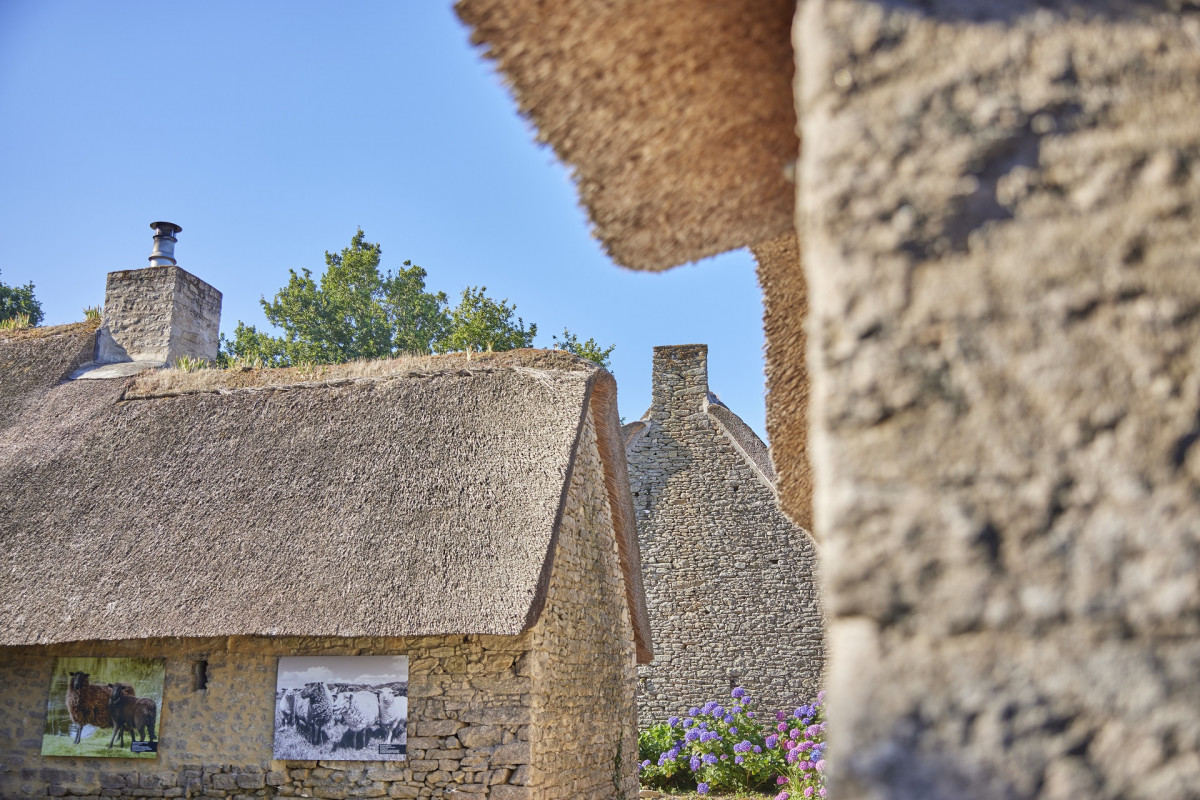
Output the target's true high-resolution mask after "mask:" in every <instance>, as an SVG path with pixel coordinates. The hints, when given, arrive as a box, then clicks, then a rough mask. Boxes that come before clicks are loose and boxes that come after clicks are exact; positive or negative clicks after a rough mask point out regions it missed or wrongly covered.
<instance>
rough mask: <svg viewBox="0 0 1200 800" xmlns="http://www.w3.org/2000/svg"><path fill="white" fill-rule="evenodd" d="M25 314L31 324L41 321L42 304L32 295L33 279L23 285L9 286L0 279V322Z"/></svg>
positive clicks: (37, 323) (34, 324) (38, 323)
mask: <svg viewBox="0 0 1200 800" xmlns="http://www.w3.org/2000/svg"><path fill="white" fill-rule="evenodd" d="M18 314H27V315H28V316H29V324H30V325H31V326H36V325H40V324H41V322H42V304H41V303H40V302H38V299H37V298H36V297H34V296H33V281H30V282H29V283H27V284H25V285H24V286H9V285H8V284H6V283H4V281H0V322H3V321H4V320H9V319H13V318H15V317H16V316H17V315H18Z"/></svg>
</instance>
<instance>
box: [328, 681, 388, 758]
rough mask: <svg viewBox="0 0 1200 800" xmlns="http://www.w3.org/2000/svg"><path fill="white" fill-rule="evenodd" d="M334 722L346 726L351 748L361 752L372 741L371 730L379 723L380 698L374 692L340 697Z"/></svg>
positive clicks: (345, 694) (353, 692)
mask: <svg viewBox="0 0 1200 800" xmlns="http://www.w3.org/2000/svg"><path fill="white" fill-rule="evenodd" d="M333 719H334V722H337V723H340V724H342V725H345V726H346V733H347V734H349V741H350V745H349V746H350V747H352V748H353V749H355V750H361V749H363V748H364V747H366V746H367V743H368V742H369V741H370V731H371V728H373V727H375V725H377V724H378V723H379V697H378V695H376V694H375V693H374V692H369V691H350V692H345V693H343V694H341V695H339V697H338V701H337V711H336V713H335V715H334V718H333Z"/></svg>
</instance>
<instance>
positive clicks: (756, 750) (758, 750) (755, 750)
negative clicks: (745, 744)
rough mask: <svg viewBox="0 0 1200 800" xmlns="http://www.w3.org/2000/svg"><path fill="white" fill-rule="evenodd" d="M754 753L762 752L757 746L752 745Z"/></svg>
mask: <svg viewBox="0 0 1200 800" xmlns="http://www.w3.org/2000/svg"><path fill="white" fill-rule="evenodd" d="M754 752H756V753H761V752H762V748H761V747H759V746H758V745H754Z"/></svg>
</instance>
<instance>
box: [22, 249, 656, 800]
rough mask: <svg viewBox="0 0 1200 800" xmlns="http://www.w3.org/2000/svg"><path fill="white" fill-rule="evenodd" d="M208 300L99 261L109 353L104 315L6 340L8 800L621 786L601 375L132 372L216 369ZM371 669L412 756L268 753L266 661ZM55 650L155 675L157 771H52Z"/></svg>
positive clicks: (474, 366) (578, 791)
mask: <svg viewBox="0 0 1200 800" xmlns="http://www.w3.org/2000/svg"><path fill="white" fill-rule="evenodd" d="M189 287H190V288H189ZM134 296H136V298H137V301H136V302H132V301H130V302H126V301H128V300H130V298H131V297H134ZM219 299H220V298H219V295H218V294H217V293H216V292H215V290H212V289H211V287H208V286H207V285H206V284H203V282H201V281H199V280H198V279H196V278H194V276H191V275H188V274H187V273H185V272H183V271H182V270H180V269H179V268H177V267H175V266H172V265H170V264H167V265H165V266H160V267H151V268H149V269H146V270H131V271H127V272H118V273H113V274H112V275H110V277H109V285H108V296H107V299H106V304H105V319H104V326H103V330H102V332H101V333H100V334H99V338H100V340H101V342H104V341H105V337H108V338H110V339H112V340H113V342H115V344H117V345H119V347H117V348H115V349H114V348H111V347H108V348H106V349H102V350H101V352H104V353H113V352H116V351H118V350H119V351H121V352H122V355H121V356H120V357H121V358H124V359H126V360H124V361H119V362H115V363H109V364H96V363H94V361H95V359H96V356H97V339H98V332H97V329H96V325H94V324H88V323H81V324H76V325H67V326H60V327H55V328H45V329H33V330H28V331H22V332H17V333H6V334H3V335H0V570H2V571H0V710H2V712H3V713H2V714H0V750H2V751H3V760H2V761H0V796H4V797H15V796H24V795H27V794H41V795H45V794H47V793H48V794H50V795H60V796H61V795H68V796H96V795H101V794H103V795H104V796H138V797H196V796H202V795H203V796H205V797H223V796H235V795H236V796H248V795H254V796H313V797H327V798H339V797H382V796H390V797H404V798H438V797H449V796H451V794H453V795H454V796H457V797H462V796H477V797H491V798H498V799H499V800H521V799H522V798H617V797H626V798H629V797H634V796H636V793H637V778H636V762H637V734H636V708H635V704H634V690H635V683H636V672H635V667H636V662H638V661H643V662H644V661H646V660H648V659H649V658H650V655H651V652H650V644H649V633H648V631H649V628H648V624H647V622H646V611H645V600H644V597H643V593H642V589H641V575H640V569H639V560H638V548H637V538H636V530H635V526H634V522H633V509H632V505H631V500H630V495H629V481H628V475H627V472H626V466H625V455H624V451H623V448H622V440H621V435H620V430H619V417H618V415H617V406H616V385H615V382H614V380H613V378H612V376H611V375H609V374H608V373H606V372H604V371H603V370H598V369H596V368H594V367H592V366H590V365H589V364H587V363H586V362H582V361H580V360H578V359H576V358H574V357H572V356H568V355H565V354H563V353H557V352H543V351H522V352H514V353H504V354H495V355H483V356H477V355H472V356H470V357H469V358H468V357H466V356H465V355H455V356H450V357H432V358H415V359H406V360H402V361H396V362H378V363H374V364H367V365H359V366H357V367H354V368H337V367H333V368H329V370H327V371H315V370H314V371H309V372H302V371H299V370H247V371H216V370H206V371H200V372H193V373H188V372H182V371H178V370H168V371H160V370H157V369H151V370H147V371H141V372H137V370H139V369H143V368H144V367H145V366H146V365H150V366H158V365H160V364H161V362H162V361H163V360H164V355H163V354H165V353H167V352H176V353H177V354H183V355H189V356H193V357H195V356H208V357H211V356H212V355H213V354H214V353H213V350H212V349H211V347H210V345H209V344H205V342H208V341H209V337H207V336H206V335H205V333H204V331H205V330H207V329H208V328H210V327H211V328H212V329H213V330H215V320H213V319H212V318H211V313H212V310H213V309H214V308H219ZM123 309H135V310H134V311H132V312H126V311H123ZM206 326H207V327H206ZM176 340H180V341H184V340H186V341H190V342H192V343H193V344H195V343H197V342H198V343H200V344H199V345H197V346H198V347H210V349H209V350H207V351H204V350H197V349H196V348H195V347H192V346H191V345H186V344H185V345H181V347H182V349H181V350H172V347H174V344H173V342H176ZM189 348H191V349H189ZM109 358H112V356H111V355H110V356H109ZM135 362H145V364H142V365H140V366H139V365H138V364H137V363H135ZM122 372H137V374H135V375H133V376H132V377H130V376H128V375H125V376H122V375H121V373H122ZM112 375H117V377H107V376H112ZM370 654H387V655H393V654H398V655H406V656H407V657H408V664H409V673H408V674H409V677H408V680H409V685H408V703H409V705H408V717H407V723H408V739H407V760H405V761H389V762H365V763H364V762H342V761H336V760H335V761H320V762H315V761H313V762H288V761H274V760H272V730H273V723H274V720H273V714H274V713H275V688H276V684H275V680H276V662H277V658H278V657H279V656H284V655H286V656H294V655H370ZM66 656H95V657H116V656H138V657H156V658H163V659H165V683H164V689H163V697H162V705H161V709H160V711H159V714H160V719H159V731H160V733H159V736H160V739H159V751H158V754H157V758H155V759H153V760H137V761H134V760H130V759H127V758H125V759H121V758H118V759H108V758H74V757H50V756H43V755H41V746H42V743H43V735H44V734H45V732H46V727H47V714H46V709H47V693H48V688H49V685H50V680H51V671H52V668H53V664H54V661H55V659H56V658H57V657H66Z"/></svg>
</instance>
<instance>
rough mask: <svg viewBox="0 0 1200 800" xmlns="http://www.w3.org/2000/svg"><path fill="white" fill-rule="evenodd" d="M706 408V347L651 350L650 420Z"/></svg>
mask: <svg viewBox="0 0 1200 800" xmlns="http://www.w3.org/2000/svg"><path fill="white" fill-rule="evenodd" d="M707 407H708V345H706V344H673V345H666V346H663V347H655V348H654V373H653V405H652V411H651V416H653V417H655V418H657V419H662V418H665V417H672V416H683V417H686V416H691V415H693V414H700V413H703V412H704V410H705V409H706V408H707Z"/></svg>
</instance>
